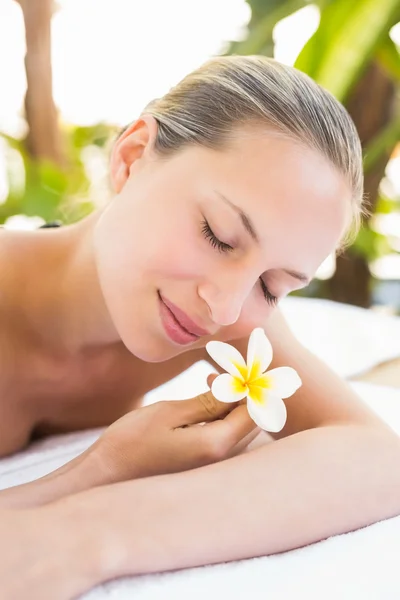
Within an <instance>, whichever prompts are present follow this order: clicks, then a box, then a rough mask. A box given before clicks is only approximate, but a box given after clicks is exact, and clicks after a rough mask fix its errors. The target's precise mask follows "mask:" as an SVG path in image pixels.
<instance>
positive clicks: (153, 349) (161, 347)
mask: <svg viewBox="0 0 400 600" xmlns="http://www.w3.org/2000/svg"><path fill="white" fill-rule="evenodd" d="M121 341H122V343H123V344H124V345H125V347H126V348H127V350H128V351H129V352H130V353H131V354H132V355H133V356H135V357H136V358H138V359H139V360H142V361H144V362H148V363H158V362H164V361H166V360H170V359H171V358H174V357H175V356H177V355H178V354H181V353H182V352H185V351H186V350H189V348H187V347H186V348H184V347H178V346H175V345H174V344H172V343H169V342H168V340H162V339H157V336H156V335H154V336H153V335H152V333H151V332H144V331H140V332H139V331H138V332H137V335H136V336H134V337H133V338H132V335H131V333H130V334H129V335H127V336H123V335H121Z"/></svg>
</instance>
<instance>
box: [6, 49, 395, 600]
mask: <svg viewBox="0 0 400 600" xmlns="http://www.w3.org/2000/svg"><path fill="white" fill-rule="evenodd" d="M111 180H112V184H113V187H114V191H115V197H114V198H113V200H112V201H111V202H110V203H109V205H108V206H106V207H105V208H104V209H102V210H97V211H95V212H93V213H92V214H91V215H90V216H89V217H87V218H85V219H84V220H82V221H81V222H80V223H76V224H74V225H71V226H68V227H62V228H59V229H50V230H46V231H40V232H39V231H37V232H29V233H23V232H19V233H15V232H14V233H11V232H6V231H5V232H3V233H2V235H1V237H0V257H1V258H0V260H1V264H0V273H1V290H2V294H1V299H0V301H1V314H2V328H1V330H2V344H1V348H2V358H1V360H2V365H3V366H2V379H1V385H2V393H1V398H2V404H1V408H2V419H1V422H0V428H1V434H0V440H1V442H0V443H1V453H2V455H6V454H9V453H11V452H15V451H17V450H19V449H21V448H22V447H23V446H24V445H25V444H27V443H28V441H29V439H30V438H31V436H32V435H45V434H49V433H53V432H60V431H69V430H73V429H81V428H85V427H94V426H100V425H108V424H110V423H112V422H113V421H116V422H115V423H114V424H112V425H111V426H110V427H109V428H108V429H107V430H106V431H105V433H104V434H103V435H102V436H101V437H100V439H99V440H98V441H97V442H96V443H95V444H94V445H93V446H92V447H91V448H89V450H88V451H86V452H85V453H84V454H83V455H81V456H80V457H78V458H77V459H75V460H74V461H72V462H71V463H69V464H68V465H66V466H64V467H62V468H61V469H59V470H58V471H56V472H55V473H53V474H51V475H50V476H47V477H45V478H43V479H41V480H38V481H37V482H33V483H30V484H27V485H24V486H19V487H16V488H12V489H10V490H5V491H3V492H1V493H0V505H1V507H2V508H1V512H0V524H1V537H0V539H1V542H0V543H1V544H2V550H1V556H2V561H1V564H0V591H1V594H0V596H1V597H4V598H25V597H26V590H27V589H29V591H30V594H31V596H32V597H40V598H41V599H43V600H44V599H46V598H49V599H50V598H51V599H52V600H53V599H54V598H60V599H64V598H65V599H66V598H72V597H74V596H76V595H78V594H79V593H81V592H83V591H84V590H86V589H89V588H90V587H91V586H93V585H95V584H97V583H99V582H101V581H105V580H107V579H109V578H111V577H116V576H120V575H123V574H130V573H131V574H136V573H145V572H150V571H161V570H167V569H176V568H182V567H188V566H193V565H202V564H207V563H213V562H219V561H226V560H233V559H239V558H243V557H250V556H257V555H263V554H268V553H274V552H280V551H284V550H287V549H290V548H295V547H298V546H301V545H304V544H308V543H311V542H313V541H316V540H320V539H322V538H325V537H327V536H330V535H333V534H337V533H340V532H344V531H349V530H351V529H355V528H358V527H362V526H364V525H367V524H369V523H372V522H374V521H377V520H379V519H383V518H387V517H389V516H392V515H395V514H398V513H399V512H400V475H399V472H398V468H397V466H398V461H399V458H400V446H399V440H398V438H397V436H395V434H394V433H393V432H392V431H391V430H390V429H389V428H388V427H387V426H386V425H385V424H383V423H382V422H381V421H380V419H379V418H378V417H376V416H375V415H374V414H373V413H372V412H370V411H369V410H368V409H367V408H366V407H365V406H364V404H363V403H362V402H361V401H360V399H359V398H357V396H355V394H354V393H353V392H352V391H351V389H350V387H349V386H348V385H347V384H346V383H345V382H344V381H341V380H340V379H339V378H338V377H337V376H336V375H335V374H334V373H333V372H332V371H331V370H330V369H329V368H328V367H327V366H326V365H324V364H323V363H322V362H321V361H320V360H319V359H318V358H317V357H315V356H313V355H312V354H311V353H310V352H309V351H307V350H306V349H305V348H304V347H303V346H301V344H300V343H299V342H298V341H297V340H296V339H295V338H294V337H293V335H292V333H291V332H290V330H289V328H288V326H287V325H286V323H285V321H284V319H283V317H282V315H281V313H280V311H279V309H278V308H277V306H276V305H277V303H278V301H279V300H280V299H281V298H283V297H284V296H286V295H287V294H288V293H290V292H291V291H293V290H295V289H299V288H301V287H303V286H305V285H307V283H308V282H309V281H310V280H311V278H312V277H313V276H314V274H315V272H316V270H317V268H318V266H319V265H320V264H321V262H322V261H323V260H324V259H325V258H326V257H327V256H328V255H329V254H330V253H331V252H332V251H333V250H334V249H337V250H338V249H340V248H343V247H344V245H345V243H347V242H348V240H349V239H350V237H351V235H352V234H353V233H354V232H355V231H356V230H357V228H358V225H359V222H360V215H361V214H362V211H363V208H362V163H361V149H360V143H359V139H358V137H357V133H356V131H355V128H354V126H353V124H352V122H351V120H350V118H349V116H348V115H347V113H346V111H345V110H344V109H343V107H341V106H340V105H339V104H338V102H336V101H335V99H334V98H332V97H331V96H330V95H329V94H328V93H327V92H326V91H324V90H322V89H321V88H320V87H318V86H317V85H316V84H315V83H314V82H312V81H311V80H310V79H308V78H307V77H306V76H305V75H303V74H301V73H300V72H298V71H296V70H295V69H292V68H289V67H284V66H282V65H280V64H278V63H276V62H275V61H273V60H269V59H266V58H263V57H230V58H227V57H224V58H215V59H213V60H211V61H209V62H208V63H206V64H205V65H203V67H201V68H200V69H198V70H197V71H195V72H193V73H192V74H190V75H189V76H188V77H186V78H185V79H184V80H183V81H182V82H181V83H180V84H179V85H178V86H176V88H174V89H172V90H171V91H170V92H169V93H168V94H166V96H165V97H163V98H161V99H159V100H156V101H154V102H153V103H151V104H150V105H149V106H148V107H147V108H146V109H145V110H144V112H143V114H142V115H141V116H140V118H139V119H138V120H136V121H135V122H134V123H132V125H130V126H129V127H128V128H127V129H126V130H125V131H124V132H123V134H122V135H121V136H120V137H119V139H118V140H117V141H116V143H115V145H114V149H113V152H112V157H111ZM173 314H174V315H175V317H174V316H173ZM179 322H180V323H181V325H182V324H184V325H185V327H182V326H181V325H180V324H179ZM260 326H261V327H263V328H264V330H265V332H266V334H267V336H268V338H269V339H270V341H271V343H272V346H273V350H274V358H273V363H272V366H279V365H289V366H291V367H293V368H294V369H296V371H297V372H298V374H299V375H300V377H301V380H302V386H301V387H300V389H299V390H298V391H297V392H296V393H295V394H294V395H293V396H292V397H290V398H289V399H288V400H287V401H286V406H287V412H288V419H287V422H286V425H285V427H284V428H283V430H282V431H280V432H279V433H278V434H274V435H273V438H274V439H275V440H276V441H275V442H273V443H269V444H266V445H265V444H261V446H260V447H258V448H256V449H252V450H251V451H249V452H246V453H242V454H240V451H241V450H242V449H243V447H244V446H246V444H247V443H248V442H249V440H251V439H253V438H254V437H255V436H256V434H258V433H259V430H257V429H255V426H254V423H253V422H252V421H251V419H250V418H249V416H248V413H247V410H246V407H245V406H242V405H238V404H236V405H234V406H233V409H232V407H230V408H231V410H228V409H227V408H226V406H227V405H222V404H220V403H218V402H217V401H216V400H215V399H214V398H213V397H212V395H211V393H210V392H208V393H207V394H203V395H200V396H198V397H196V398H194V399H191V400H187V401H181V402H161V403H157V404H155V405H153V406H150V407H144V408H139V409H138V410H133V411H132V410H131V409H134V408H137V407H139V405H140V398H141V397H142V396H143V394H144V393H145V392H147V391H148V390H150V389H152V388H154V387H156V386H158V385H160V384H161V383H163V382H165V381H167V380H168V379H170V378H171V377H173V376H175V375H177V374H178V373H179V372H181V371H183V370H184V369H186V368H187V367H189V366H190V365H191V364H193V363H195V362H197V361H199V360H201V359H206V360H210V361H211V359H209V357H208V355H207V353H206V351H205V345H206V343H207V342H208V341H210V340H211V339H218V340H222V341H229V342H230V343H231V344H232V345H235V346H236V347H237V348H238V349H239V350H240V351H241V352H242V354H244V353H245V348H246V345H247V339H248V336H249V334H250V332H251V331H252V330H253V329H254V328H255V327H260ZM211 380H212V377H211V378H209V381H208V383H209V384H210V383H211ZM129 411H131V412H129ZM126 413H128V414H126ZM123 415H125V416H123ZM119 417H121V418H119ZM118 418H119V420H117V419H118ZM205 421H207V423H206V424H205V425H204V426H198V425H196V424H198V423H202V422H205ZM238 454H240V455H238ZM234 455H236V456H234ZM227 458H229V460H225V459H227ZM107 484H110V485H107ZM89 488H92V489H89ZM16 572H18V574H19V575H18V580H17V581H16V580H15V577H14V575H13V573H16Z"/></svg>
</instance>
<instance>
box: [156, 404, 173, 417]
mask: <svg viewBox="0 0 400 600" xmlns="http://www.w3.org/2000/svg"><path fill="white" fill-rule="evenodd" d="M152 406H153V410H154V412H155V413H156V414H157V415H159V416H163V415H165V414H166V413H168V412H169V411H170V410H171V406H170V402H169V401H168V400H159V401H158V402H155V403H154V404H153V405H152Z"/></svg>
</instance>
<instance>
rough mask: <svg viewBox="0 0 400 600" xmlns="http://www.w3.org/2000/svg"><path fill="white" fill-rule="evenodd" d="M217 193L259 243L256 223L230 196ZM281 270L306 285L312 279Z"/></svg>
mask: <svg viewBox="0 0 400 600" xmlns="http://www.w3.org/2000/svg"><path fill="white" fill-rule="evenodd" d="M216 193H217V196H218V198H220V199H221V200H223V201H224V202H225V203H226V204H229V206H230V207H231V208H233V210H234V211H235V212H236V213H237V214H238V215H239V217H240V220H241V221H242V224H243V226H244V228H245V229H246V231H247V232H248V233H249V234H250V236H251V237H252V239H253V240H254V241H255V242H256V244H259V243H260V238H259V237H258V235H257V232H256V230H255V228H254V225H253V223H252V221H251V219H250V217H249V216H248V215H247V214H246V213H245V212H244V211H243V210H242V209H241V208H240V207H239V206H237V205H236V204H234V203H233V202H232V201H231V200H229V198H227V197H226V196H224V195H223V194H221V192H216ZM280 270H281V271H284V272H285V273H287V274H288V275H290V276H291V277H293V278H294V279H298V280H299V281H301V282H302V283H304V284H306V285H307V284H309V283H310V281H311V279H310V277H308V276H307V275H306V274H305V273H299V272H298V271H293V269H280Z"/></svg>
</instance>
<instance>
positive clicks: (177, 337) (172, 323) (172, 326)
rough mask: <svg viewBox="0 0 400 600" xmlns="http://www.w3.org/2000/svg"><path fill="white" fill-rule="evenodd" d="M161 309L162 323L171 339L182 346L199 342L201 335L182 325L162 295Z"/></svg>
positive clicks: (160, 300) (160, 299)
mask: <svg viewBox="0 0 400 600" xmlns="http://www.w3.org/2000/svg"><path fill="white" fill-rule="evenodd" d="M159 310H160V319H161V323H162V325H163V327H164V330H165V333H166V334H167V336H168V337H169V339H170V340H172V341H173V342H175V343H176V344H179V345H182V346H185V345H187V344H193V343H194V342H197V340H198V339H199V336H198V335H194V334H193V333H190V332H189V331H187V330H186V329H185V328H184V327H182V325H181V324H180V323H179V321H178V320H177V319H176V318H175V316H174V314H173V313H172V311H171V310H170V309H169V308H168V306H167V305H166V304H165V302H164V301H163V300H162V298H161V296H159Z"/></svg>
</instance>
